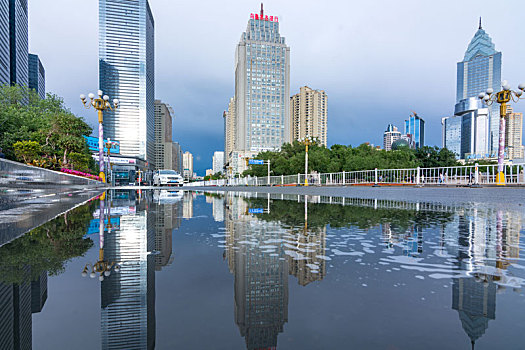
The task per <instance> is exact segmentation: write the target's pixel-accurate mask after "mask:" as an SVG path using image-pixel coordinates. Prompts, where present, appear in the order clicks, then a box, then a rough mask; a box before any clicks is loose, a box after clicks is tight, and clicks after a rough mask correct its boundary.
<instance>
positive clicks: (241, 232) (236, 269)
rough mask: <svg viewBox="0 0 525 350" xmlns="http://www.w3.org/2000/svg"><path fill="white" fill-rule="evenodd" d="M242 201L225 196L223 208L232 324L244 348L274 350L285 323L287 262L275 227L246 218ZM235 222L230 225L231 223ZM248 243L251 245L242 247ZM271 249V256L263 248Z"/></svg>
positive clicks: (286, 320) (276, 225) (286, 316)
mask: <svg viewBox="0 0 525 350" xmlns="http://www.w3.org/2000/svg"><path fill="white" fill-rule="evenodd" d="M243 202H244V201H243V200H242V198H238V197H231V196H228V199H227V205H226V222H225V224H226V228H227V229H228V232H227V238H226V240H227V242H231V243H232V245H229V246H228V248H227V250H226V252H225V254H226V256H227V257H228V266H229V268H230V271H231V272H232V273H233V275H234V276H235V311H234V314H235V323H236V324H237V326H238V327H239V330H240V333H241V336H243V337H244V338H245V341H246V348H247V349H249V350H255V349H275V348H276V347H277V336H278V335H279V333H281V332H282V331H283V328H284V324H285V323H286V322H288V269H289V268H288V261H287V259H285V254H284V247H283V246H282V245H281V244H275V243H268V242H272V241H275V240H280V238H281V237H282V235H283V229H282V228H281V227H280V225H279V224H278V223H271V222H264V221H262V220H259V219H257V218H255V217H253V216H249V215H246V212H247V206H246V204H245V203H243ZM237 218H238V219H239V220H235V221H232V220H231V219H237ZM246 241H250V242H253V243H254V244H243V243H241V242H246ZM265 245H266V246H268V245H273V246H275V249H274V251H273V252H268V251H267V248H265V247H264V246H265Z"/></svg>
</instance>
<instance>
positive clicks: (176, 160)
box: [171, 142, 184, 174]
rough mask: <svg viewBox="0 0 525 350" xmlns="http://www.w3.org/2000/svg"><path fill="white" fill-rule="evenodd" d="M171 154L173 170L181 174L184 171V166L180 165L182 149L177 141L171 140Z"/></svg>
mask: <svg viewBox="0 0 525 350" xmlns="http://www.w3.org/2000/svg"><path fill="white" fill-rule="evenodd" d="M171 148H172V151H171V156H172V161H171V164H172V166H173V170H175V171H176V172H178V173H179V174H182V173H183V171H184V168H183V167H182V157H183V156H182V149H181V147H180V144H179V143H178V142H172V144H171Z"/></svg>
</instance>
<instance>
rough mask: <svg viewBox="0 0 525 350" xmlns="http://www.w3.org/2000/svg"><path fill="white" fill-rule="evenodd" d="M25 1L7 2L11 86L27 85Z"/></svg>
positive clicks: (10, 0)
mask: <svg viewBox="0 0 525 350" xmlns="http://www.w3.org/2000/svg"><path fill="white" fill-rule="evenodd" d="M27 10H28V9H27V0H9V39H10V55H11V57H10V79H11V83H12V84H18V85H25V86H27V83H28V66H29V63H28V59H29V56H28V55H29V38H28V33H29V29H28V14H27Z"/></svg>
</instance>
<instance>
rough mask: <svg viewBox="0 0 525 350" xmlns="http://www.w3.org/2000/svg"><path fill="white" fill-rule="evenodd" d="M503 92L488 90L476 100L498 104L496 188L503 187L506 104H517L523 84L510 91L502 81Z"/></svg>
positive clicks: (520, 97)
mask: <svg viewBox="0 0 525 350" xmlns="http://www.w3.org/2000/svg"><path fill="white" fill-rule="evenodd" d="M501 86H502V88H503V90H501V91H500V92H496V93H494V90H493V89H491V88H489V89H487V91H486V92H482V93H481V94H479V95H478V98H479V99H480V100H482V101H484V102H485V103H486V104H487V105H489V106H490V105H492V104H493V103H494V102H497V103H499V104H500V112H499V115H500V120H499V148H498V175H497V177H496V184H497V185H498V186H505V175H504V174H503V161H504V158H505V153H504V152H505V117H506V116H507V103H509V102H510V101H511V100H512V101H513V102H518V101H519V100H521V99H524V98H525V96H524V97H522V95H523V92H524V91H525V84H519V85H518V90H517V91H513V90H511V87H510V85H509V84H508V83H507V81H506V80H505V81H503V83H502V84H501Z"/></svg>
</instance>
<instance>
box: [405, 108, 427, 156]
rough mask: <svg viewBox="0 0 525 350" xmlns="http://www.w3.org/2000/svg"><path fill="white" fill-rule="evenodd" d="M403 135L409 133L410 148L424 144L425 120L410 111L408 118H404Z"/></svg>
mask: <svg viewBox="0 0 525 350" xmlns="http://www.w3.org/2000/svg"><path fill="white" fill-rule="evenodd" d="M405 135H407V136H408V135H410V136H409V138H410V139H411V140H412V144H411V145H410V147H411V148H420V147H423V146H424V145H425V121H424V120H423V119H422V118H421V117H420V116H418V115H417V113H416V112H412V114H411V115H410V117H409V118H408V120H405Z"/></svg>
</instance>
